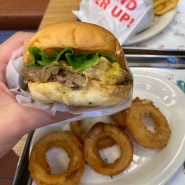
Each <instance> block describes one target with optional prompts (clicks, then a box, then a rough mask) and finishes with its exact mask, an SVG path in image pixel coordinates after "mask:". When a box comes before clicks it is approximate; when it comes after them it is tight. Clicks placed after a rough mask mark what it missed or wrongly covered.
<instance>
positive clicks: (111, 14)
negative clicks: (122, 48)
mask: <svg viewBox="0 0 185 185" xmlns="http://www.w3.org/2000/svg"><path fill="white" fill-rule="evenodd" d="M73 13H74V14H75V15H76V16H77V18H78V19H79V20H80V21H83V22H89V23H94V24H98V25H100V26H102V27H104V28H106V29H108V30H109V31H111V32H112V33H113V34H114V35H115V36H116V37H117V39H118V40H119V42H120V44H121V45H123V44H124V43H126V42H127V40H128V39H129V38H131V37H132V36H133V35H135V34H136V33H138V32H140V31H142V30H144V29H145V28H147V27H148V26H149V25H150V24H151V22H152V18H153V2H152V0H117V1H115V0H90V1H87V0H82V1H81V3H80V7H79V10H78V11H73Z"/></svg>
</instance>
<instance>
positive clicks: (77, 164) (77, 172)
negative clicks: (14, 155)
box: [29, 131, 85, 185]
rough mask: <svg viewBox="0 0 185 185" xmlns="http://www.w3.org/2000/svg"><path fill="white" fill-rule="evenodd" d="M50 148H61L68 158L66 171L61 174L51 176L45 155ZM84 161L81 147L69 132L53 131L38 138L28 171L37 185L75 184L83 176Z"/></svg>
mask: <svg viewBox="0 0 185 185" xmlns="http://www.w3.org/2000/svg"><path fill="white" fill-rule="evenodd" d="M52 147H59V148H63V149H64V150H65V151H66V152H67V154H68V156H69V158H70V162H69V166H68V169H67V170H66V171H65V172H64V173H61V174H51V172H50V168H49V165H48V164H47V161H46V157H45V153H46V152H47V150H49V149H50V148H52ZM84 168H85V160H84V155H83V147H82V145H81V143H80V142H79V140H78V139H77V138H76V137H75V136H74V135H73V134H72V133H71V132H69V131H55V132H51V133H49V134H46V135H45V136H43V137H42V138H40V139H39V140H38V141H37V142H36V143H35V145H34V146H33V149H32V151H31V154H30V159H29V171H30V174H31V177H32V178H33V180H34V181H35V182H36V184H37V185H42V184H44V185H61V184H65V185H71V184H77V183H78V182H79V180H80V178H81V176H82V175H83V172H84Z"/></svg>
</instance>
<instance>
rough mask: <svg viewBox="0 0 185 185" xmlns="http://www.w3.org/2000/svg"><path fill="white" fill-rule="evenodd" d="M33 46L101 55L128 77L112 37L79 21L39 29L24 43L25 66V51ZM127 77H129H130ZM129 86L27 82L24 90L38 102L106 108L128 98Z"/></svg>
mask: <svg viewBox="0 0 185 185" xmlns="http://www.w3.org/2000/svg"><path fill="white" fill-rule="evenodd" d="M31 46H36V47H38V48H40V49H42V50H44V51H45V52H49V51H50V50H51V49H54V48H55V49H56V48H57V49H60V48H61V49H63V48H65V47H71V48H73V49H74V50H76V51H78V52H80V51H83V52H84V51H85V52H89V53H94V52H97V51H99V52H102V53H103V54H109V55H112V56H114V57H115V58H116V60H117V62H118V63H119V64H120V66H121V67H122V68H123V69H125V70H126V71H127V72H128V74H130V71H128V70H127V66H126V61H125V58H124V54H123V51H122V48H121V46H120V44H119V42H118V40H117V39H116V38H115V36H114V35H113V34H111V33H110V32H109V31H107V30H105V29H104V28H102V27H100V26H97V25H94V24H90V23H82V22H62V23H56V24H52V25H50V26H47V27H45V28H43V29H42V30H39V31H38V32H36V33H35V35H34V36H33V37H32V38H31V39H30V40H29V41H28V43H27V45H26V47H25V50H24V55H23V59H24V63H25V65H26V64H27V63H29V62H30V60H31V56H30V54H29V52H28V48H29V47H31ZM130 76H131V78H132V75H131V74H130ZM132 86H133V83H131V84H128V85H106V84H100V82H98V81H95V80H92V79H91V80H89V81H88V83H87V85H86V86H85V87H83V88H82V89H79V90H72V89H71V88H67V87H64V86H63V85H62V84H61V83H58V82H46V83H38V82H29V83H28V88H29V91H30V94H31V96H32V97H33V99H35V100H37V101H39V102H41V103H53V102H62V103H65V104H67V105H72V106H109V105H115V104H118V103H121V102H123V101H124V100H125V98H127V97H128V95H129V93H130V91H131V89H132Z"/></svg>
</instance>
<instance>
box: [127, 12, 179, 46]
mask: <svg viewBox="0 0 185 185" xmlns="http://www.w3.org/2000/svg"><path fill="white" fill-rule="evenodd" d="M175 14H176V9H173V10H171V11H169V12H167V13H166V14H164V15H162V16H155V18H154V23H152V25H151V26H150V27H148V28H147V29H145V30H143V31H142V32H140V33H138V34H136V35H134V36H133V37H132V38H131V39H130V40H128V42H127V43H126V44H125V45H132V44H137V43H139V42H144V41H146V40H148V39H150V38H152V37H154V36H156V35H157V34H158V33H160V32H161V31H162V30H164V29H165V28H166V27H167V26H168V25H169V24H170V22H171V21H172V19H173V18H174V16H175Z"/></svg>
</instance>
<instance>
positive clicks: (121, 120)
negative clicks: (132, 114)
mask: <svg viewBox="0 0 185 185" xmlns="http://www.w3.org/2000/svg"><path fill="white" fill-rule="evenodd" d="M111 118H112V119H113V120H114V121H115V122H116V123H117V124H118V125H119V126H120V127H121V128H122V129H126V121H125V110H122V111H120V112H117V113H115V114H112V115H111Z"/></svg>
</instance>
